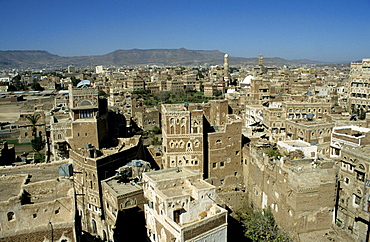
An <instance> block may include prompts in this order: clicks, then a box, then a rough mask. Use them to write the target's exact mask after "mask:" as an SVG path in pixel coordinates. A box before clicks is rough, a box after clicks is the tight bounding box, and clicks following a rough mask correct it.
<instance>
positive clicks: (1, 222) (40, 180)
mask: <svg viewBox="0 0 370 242" xmlns="http://www.w3.org/2000/svg"><path fill="white" fill-rule="evenodd" d="M1 172H2V174H3V175H2V176H1V179H0V187H1V188H0V189H1V191H2V193H1V200H0V207H1V209H0V227H1V230H0V241H30V242H36V241H45V240H49V241H69V242H74V241H78V239H77V236H76V232H75V231H76V228H77V226H78V225H77V224H76V221H75V208H74V193H73V182H72V180H70V179H69V178H65V177H59V176H58V174H57V172H58V167H57V165H55V164H54V165H50V164H42V165H37V166H35V165H34V166H32V167H12V168H3V169H2V170H1Z"/></svg>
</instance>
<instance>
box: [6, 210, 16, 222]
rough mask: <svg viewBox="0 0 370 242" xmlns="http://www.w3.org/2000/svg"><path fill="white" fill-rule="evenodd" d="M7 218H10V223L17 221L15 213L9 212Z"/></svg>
mask: <svg viewBox="0 0 370 242" xmlns="http://www.w3.org/2000/svg"><path fill="white" fill-rule="evenodd" d="M7 217H8V221H12V220H14V219H15V215H14V212H9V213H8V214H7Z"/></svg>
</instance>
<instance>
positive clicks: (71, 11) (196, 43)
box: [0, 0, 370, 61]
mask: <svg viewBox="0 0 370 242" xmlns="http://www.w3.org/2000/svg"><path fill="white" fill-rule="evenodd" d="M0 9H1V21H0V33H1V37H0V50H46V51H49V52H50V53H52V54H57V55H60V56H81V55H101V54H107V53H109V52H112V51H114V50H117V49H125V50H126V49H134V48H137V49H159V48H162V49H174V48H186V49H193V50H220V51H221V52H225V53H228V54H229V55H230V56H237V57H257V56H258V55H259V54H262V55H264V56H265V57H281V58H285V59H311V60H321V61H356V60H360V59H362V58H369V57H370V18H369V16H370V0H337V1H334V0H321V1H318V0H310V1H308V0H306V1H300V0H295V1H292V0H275V1H274V0H253V1H250V0H244V1H242V0H240V1H236V0H229V1H225V0H223V1H221V0H213V1H208V0H197V1H195V0H181V1H177V0H172V1H170V0H167V1H162V0H156V1H154V0H132V1H131V0H123V1H118V0H105V1H103V0H100V1H96V0H74V1H72V0H11V1H10V0H0Z"/></svg>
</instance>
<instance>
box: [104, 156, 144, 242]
mask: <svg viewBox="0 0 370 242" xmlns="http://www.w3.org/2000/svg"><path fill="white" fill-rule="evenodd" d="M149 170H150V164H149V163H148V162H145V161H143V160H133V161H131V162H129V163H127V164H126V165H125V166H123V167H120V168H119V169H118V170H117V175H115V176H112V177H110V178H108V179H105V180H103V181H101V186H102V195H103V201H104V217H105V220H106V223H107V227H108V228H107V233H108V237H107V239H108V241H109V240H110V241H124V240H125V238H128V237H132V236H129V234H133V233H134V234H136V238H135V239H137V240H138V241H144V239H145V238H146V236H145V234H146V231H145V219H144V203H145V202H144V193H143V188H142V182H141V177H142V173H143V172H145V171H149Z"/></svg>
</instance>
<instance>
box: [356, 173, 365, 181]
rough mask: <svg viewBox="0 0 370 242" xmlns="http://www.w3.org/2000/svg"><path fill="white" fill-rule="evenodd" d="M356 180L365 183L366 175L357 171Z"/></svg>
mask: <svg viewBox="0 0 370 242" xmlns="http://www.w3.org/2000/svg"><path fill="white" fill-rule="evenodd" d="M356 179H357V180H358V181H362V182H363V181H364V180H365V173H363V172H361V171H356Z"/></svg>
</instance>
